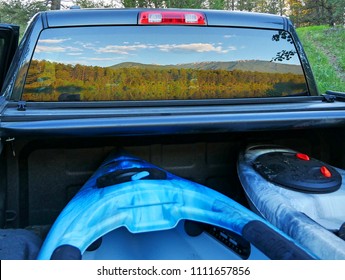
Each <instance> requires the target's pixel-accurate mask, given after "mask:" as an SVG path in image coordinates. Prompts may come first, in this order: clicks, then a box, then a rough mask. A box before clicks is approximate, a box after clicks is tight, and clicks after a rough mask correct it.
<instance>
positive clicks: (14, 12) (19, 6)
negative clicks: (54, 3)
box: [0, 0, 48, 32]
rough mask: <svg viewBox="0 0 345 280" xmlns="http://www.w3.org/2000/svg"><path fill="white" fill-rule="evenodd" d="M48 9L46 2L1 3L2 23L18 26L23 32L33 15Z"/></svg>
mask: <svg viewBox="0 0 345 280" xmlns="http://www.w3.org/2000/svg"><path fill="white" fill-rule="evenodd" d="M47 9H48V7H47V5H46V1H43V0H41V1H38V0H28V1H21V0H8V1H6V2H0V22H2V23H4V22H6V23H12V24H17V25H19V26H20V29H21V31H22V32H23V31H24V29H25V27H26V25H27V23H28V22H29V20H30V19H31V18H32V17H33V15H35V14H36V13H37V12H39V11H45V10H47Z"/></svg>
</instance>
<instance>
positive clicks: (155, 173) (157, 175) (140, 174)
mask: <svg viewBox="0 0 345 280" xmlns="http://www.w3.org/2000/svg"><path fill="white" fill-rule="evenodd" d="M166 178H167V174H166V173H165V172H164V171H163V170H160V169H157V168H129V169H121V170H116V171H113V172H109V173H107V174H105V175H102V176H100V177H98V178H97V183H96V184H97V187H98V188H105V187H108V186H113V185H116V184H121V183H126V182H130V181H136V180H141V179H145V180H165V179H166Z"/></svg>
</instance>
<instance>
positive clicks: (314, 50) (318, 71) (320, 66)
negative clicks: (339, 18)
mask: <svg viewBox="0 0 345 280" xmlns="http://www.w3.org/2000/svg"><path fill="white" fill-rule="evenodd" d="M297 33H298V36H299V38H300V39H301V41H302V44H303V47H304V50H305V52H306V54H307V57H308V60H309V62H310V64H311V67H312V70H313V73H314V76H315V79H316V82H317V84H318V88H319V91H320V93H324V92H325V91H326V90H334V91H343V92H345V43H344V42H345V28H344V27H341V26H339V27H328V26H311V27H302V28H298V29H297Z"/></svg>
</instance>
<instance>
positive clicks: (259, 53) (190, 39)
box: [34, 26, 300, 67]
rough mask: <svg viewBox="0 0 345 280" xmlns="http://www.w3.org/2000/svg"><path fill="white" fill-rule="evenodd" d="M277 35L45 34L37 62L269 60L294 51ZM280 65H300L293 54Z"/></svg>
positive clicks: (212, 31)
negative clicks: (284, 51) (275, 36)
mask: <svg viewBox="0 0 345 280" xmlns="http://www.w3.org/2000/svg"><path fill="white" fill-rule="evenodd" d="M277 33H278V32H277V31H272V30H256V29H239V28H222V27H194V26H135V27H131V26H121V27H119V26H113V27H110V26H109V27H88V28H85V27H83V28H78V27H74V28H61V29H54V30H53V31H52V30H50V29H47V30H44V31H43V32H42V34H41V37H40V40H39V42H38V44H37V47H36V50H35V55H34V59H37V60H47V61H51V62H57V63H65V64H72V65H75V64H82V65H89V66H101V67H108V66H113V65H116V64H119V63H123V62H136V63H143V64H157V65H176V64H185V63H200V62H210V61H217V62H226V61H237V60H262V61H271V60H272V59H273V58H275V57H276V55H277V53H278V52H281V51H283V50H286V51H295V48H294V45H293V44H291V43H290V42H288V41H287V40H286V39H280V40H279V41H274V40H272V37H273V36H274V35H276V34H277ZM280 63H284V64H295V65H296V64H297V65H299V64H300V62H299V59H298V56H297V55H293V56H292V57H291V59H289V60H286V59H284V60H283V61H281V62H280Z"/></svg>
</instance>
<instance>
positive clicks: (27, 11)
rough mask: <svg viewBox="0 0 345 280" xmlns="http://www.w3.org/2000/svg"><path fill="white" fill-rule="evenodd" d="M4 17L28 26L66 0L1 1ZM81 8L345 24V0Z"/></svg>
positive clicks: (89, 1) (95, 3) (93, 3)
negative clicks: (227, 13)
mask: <svg viewBox="0 0 345 280" xmlns="http://www.w3.org/2000/svg"><path fill="white" fill-rule="evenodd" d="M0 1H2V2H0V20H1V21H2V22H5V21H7V22H9V23H15V24H19V25H20V26H23V27H24V26H25V25H26V23H27V22H28V20H29V19H30V18H31V16H32V15H33V14H35V13H36V12H38V11H42V10H50V9H52V10H53V9H60V8H66V7H65V6H64V5H65V4H64V1H62V0H26V1H21V0H8V1H7V0H6V2H5V1H3V0H0ZM72 2H73V4H74V5H78V6H80V7H81V8H100V7H119V5H122V7H127V8H129V7H131V8H135V7H148V8H195V9H198V8H209V9H218V10H239V11H252V12H261V13H271V14H278V15H285V16H289V17H290V18H291V20H292V21H293V22H294V24H295V25H296V26H305V25H320V24H328V25H334V24H345V17H344V12H345V1H344V0H73V1H72Z"/></svg>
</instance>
